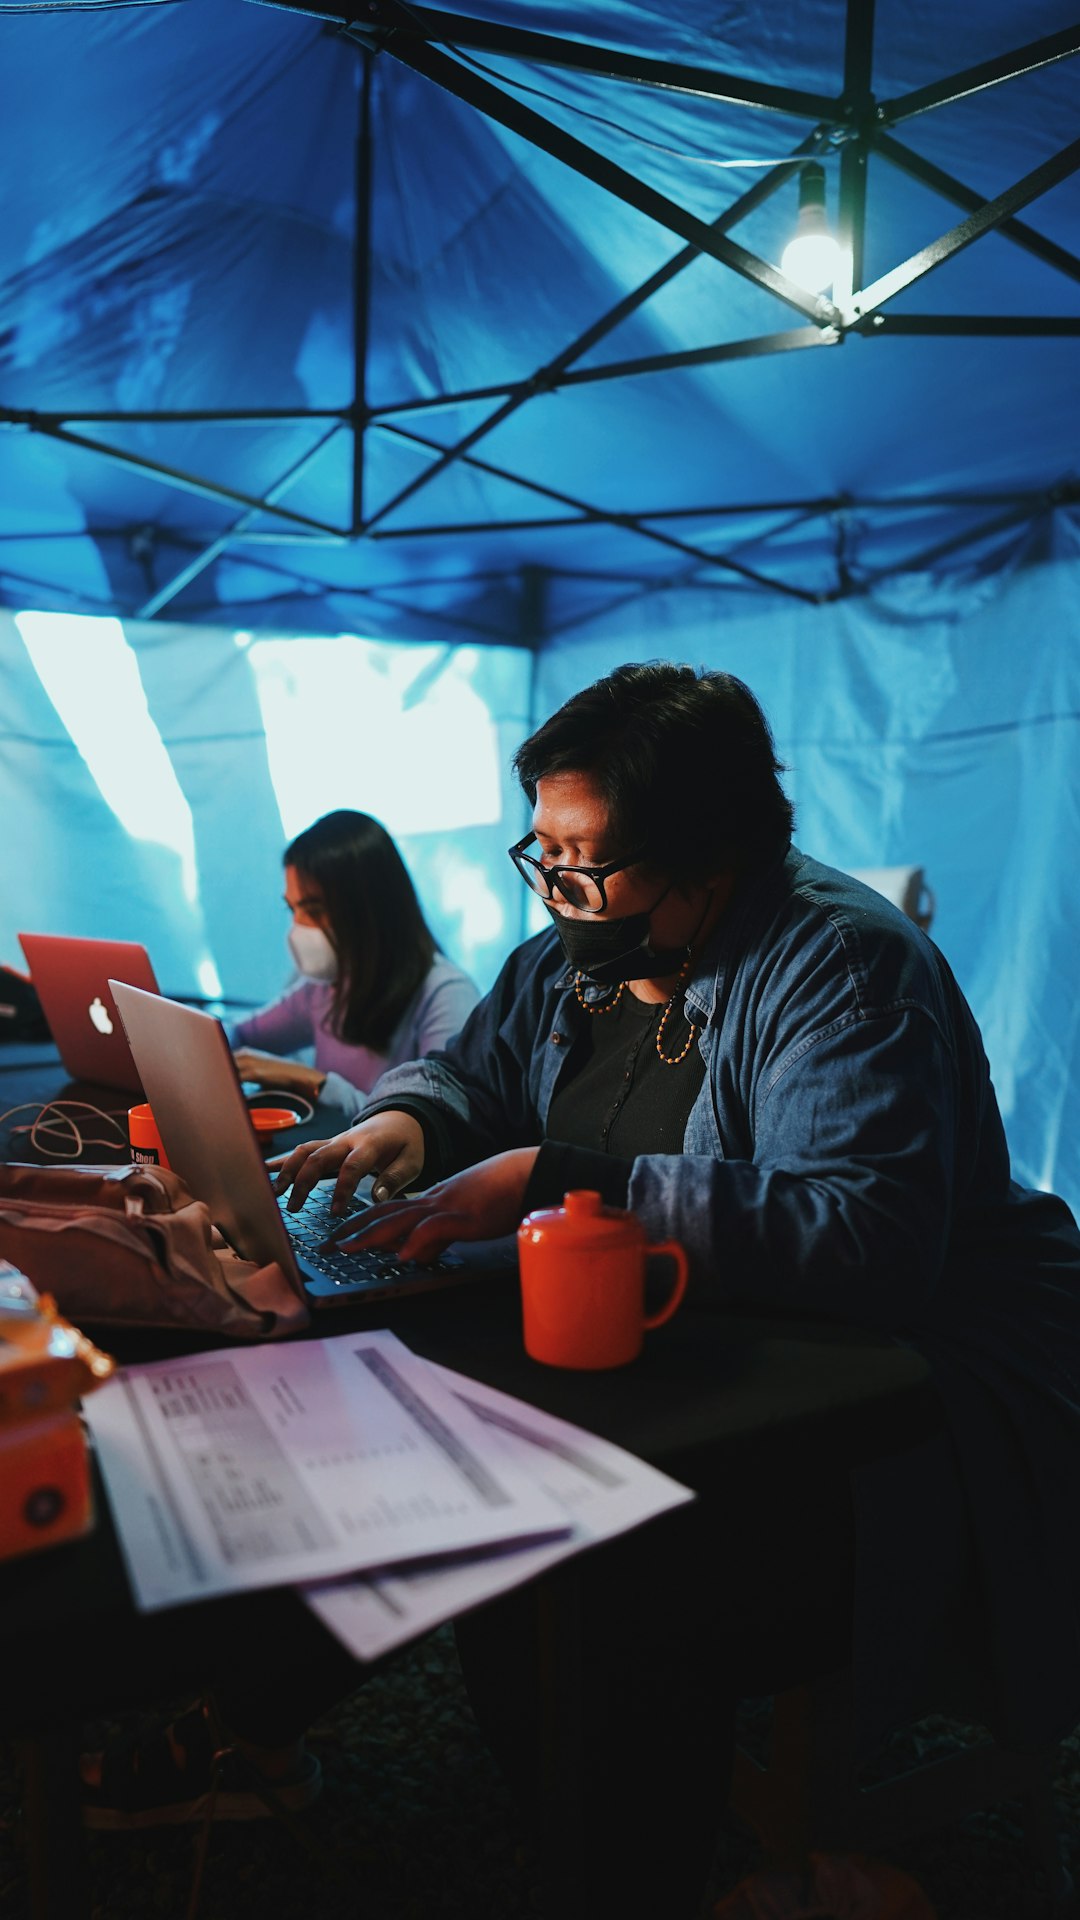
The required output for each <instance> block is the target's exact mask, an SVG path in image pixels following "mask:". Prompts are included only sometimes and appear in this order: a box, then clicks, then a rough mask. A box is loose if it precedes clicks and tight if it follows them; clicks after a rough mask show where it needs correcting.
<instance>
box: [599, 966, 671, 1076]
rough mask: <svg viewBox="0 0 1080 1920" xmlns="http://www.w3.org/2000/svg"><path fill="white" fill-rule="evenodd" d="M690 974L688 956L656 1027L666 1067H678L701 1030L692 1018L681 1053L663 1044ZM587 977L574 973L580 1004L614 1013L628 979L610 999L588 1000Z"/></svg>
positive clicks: (657, 1039)
mask: <svg viewBox="0 0 1080 1920" xmlns="http://www.w3.org/2000/svg"><path fill="white" fill-rule="evenodd" d="M689 974H690V960H689V957H688V958H687V959H685V960H684V961H683V963H682V966H681V967H680V968H679V972H678V976H677V978H676V981H675V987H674V991H673V993H672V995H671V998H670V1000H669V1001H668V1003H667V1006H666V1007H665V1008H664V1011H663V1013H662V1015H661V1017H660V1025H659V1026H658V1027H657V1029H656V1051H657V1053H658V1054H659V1056H660V1058H661V1060H662V1061H663V1063H664V1065H665V1067H677V1066H678V1065H679V1062H680V1060H685V1059H686V1056H687V1054H688V1053H689V1051H690V1049H691V1047H692V1046H693V1044H694V1041H695V1040H696V1039H697V1036H698V1033H699V1031H700V1029H699V1028H698V1027H697V1026H695V1024H694V1022H693V1021H692V1020H690V1021H689V1022H688V1025H689V1028H690V1031H689V1033H688V1034H687V1036H686V1042H685V1044H684V1046H683V1047H682V1050H681V1051H680V1052H679V1053H665V1052H664V1045H663V1042H664V1028H665V1027H666V1026H667V1023H668V1016H669V1014H670V1013H671V1009H672V1008H673V1006H674V1005H675V1002H676V1000H677V999H678V997H679V993H680V990H681V989H682V988H683V987H684V986H685V985H686V982H687V979H688V978H689ZM587 978H588V975H587V974H584V973H575V975H574V992H575V994H576V995H577V1001H578V1005H579V1006H581V1007H584V1009H585V1011H586V1013H614V1011H615V1009H616V1007H617V1006H618V1004H619V1001H620V1000H621V999H622V997H623V994H624V993H625V992H626V981H625V980H621V981H620V982H619V985H618V986H617V987H616V989H615V992H614V993H613V994H612V995H611V998H610V999H609V1000H600V1001H596V1000H586V998H585V994H584V991H583V989H582V981H583V980H586V979H587Z"/></svg>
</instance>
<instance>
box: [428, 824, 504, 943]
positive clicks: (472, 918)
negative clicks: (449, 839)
mask: <svg viewBox="0 0 1080 1920" xmlns="http://www.w3.org/2000/svg"><path fill="white" fill-rule="evenodd" d="M429 870H430V876H431V879H432V881H433V882H435V883H436V884H437V886H438V890H439V899H440V901H441V903H442V908H443V911H444V913H448V914H456V915H457V916H458V917H459V919H460V922H461V944H462V947H463V948H465V947H466V946H467V947H468V948H469V949H470V950H471V948H472V946H473V945H474V944H478V943H481V942H483V941H496V940H501V939H502V937H503V935H504V933H506V931H507V924H506V911H505V908H504V906H503V903H502V901H501V900H500V899H499V897H498V895H497V893H496V892H495V889H494V888H493V886H492V884H491V880H490V877H489V875H488V873H487V872H486V870H485V869H484V868H483V867H482V866H481V865H480V864H479V862H478V861H476V860H465V859H462V858H461V857H460V855H458V854H456V853H454V852H453V851H452V850H451V849H440V850H439V851H438V852H437V853H435V854H434V855H433V856H432V858H431V860H430V862H429Z"/></svg>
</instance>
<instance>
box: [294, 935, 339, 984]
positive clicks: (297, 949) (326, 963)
mask: <svg viewBox="0 0 1080 1920" xmlns="http://www.w3.org/2000/svg"><path fill="white" fill-rule="evenodd" d="M288 945H289V952H290V953H291V954H292V957H293V964H294V965H295V966H296V967H297V968H298V969H299V971H300V972H301V973H302V974H304V975H306V977H307V979H309V980H336V979H337V973H338V958H337V954H336V952H335V951H334V947H333V944H332V942H331V941H330V940H329V939H328V938H327V936H326V934H325V933H324V932H323V930H322V928H321V927H299V926H296V927H290V928H289V933H288Z"/></svg>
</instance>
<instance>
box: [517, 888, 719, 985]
mask: <svg viewBox="0 0 1080 1920" xmlns="http://www.w3.org/2000/svg"><path fill="white" fill-rule="evenodd" d="M667 891H668V889H667V888H666V887H665V889H664V892H663V893H662V894H661V895H660V900H663V899H664V897H665V895H666V893H667ZM660 900H657V901H656V902H655V903H654V905H653V906H652V907H650V909H649V911H648V913H627V914H624V915H623V916H622V918H621V919H618V920H591V919H590V920H568V919H566V918H565V917H564V916H563V915H562V914H561V913H559V912H558V911H557V910H556V909H555V908H554V907H553V906H552V905H551V904H550V902H548V901H545V902H544V904H545V906H546V907H547V910H548V912H549V913H550V915H551V917H552V919H553V920H554V922H555V931H556V933H557V934H558V936H559V944H560V946H561V947H562V950H563V952H564V953H565V955H566V957H567V959H568V961H569V962H570V965H571V966H572V967H573V968H574V970H575V972H577V973H584V974H585V975H587V977H588V978H589V979H590V980H593V981H595V983H596V985H597V986H598V987H616V986H618V985H619V982H620V981H622V980H664V979H666V978H667V976H668V974H670V973H678V971H679V968H680V967H681V966H682V965H683V962H684V961H686V960H689V958H690V947H689V944H687V945H686V946H684V947H653V946H650V944H649V921H650V920H651V919H652V916H653V914H654V913H655V912H656V908H657V907H658V906H659V905H660Z"/></svg>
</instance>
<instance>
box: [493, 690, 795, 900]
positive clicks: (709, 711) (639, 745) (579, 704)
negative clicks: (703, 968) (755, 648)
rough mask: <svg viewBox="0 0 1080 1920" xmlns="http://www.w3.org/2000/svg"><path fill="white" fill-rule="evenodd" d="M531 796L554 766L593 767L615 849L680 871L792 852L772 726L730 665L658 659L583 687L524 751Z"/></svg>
mask: <svg viewBox="0 0 1080 1920" xmlns="http://www.w3.org/2000/svg"><path fill="white" fill-rule="evenodd" d="M514 771H515V773H516V774H517V776H518V779H519V780H520V782H521V784H522V786H523V787H524V789H525V792H526V793H527V794H528V796H529V799H530V801H533V802H535V800H536V783H537V781H538V780H542V779H544V778H545V776H546V775H548V774H552V773H570V772H573V773H589V774H591V775H592V776H593V778H594V779H595V780H596V782H597V784H598V786H599V788H600V791H601V792H602V794H603V795H604V798H605V800H606V802H607V806H608V814H609V819H610V823H611V832H612V845H611V847H610V848H605V850H604V851H605V853H606V854H607V855H608V857H609V858H611V859H615V858H617V857H619V856H620V855H627V854H636V853H637V852H638V851H639V850H640V854H641V858H642V861H643V862H645V863H647V864H649V865H655V866H658V867H660V868H661V869H662V870H664V871H665V872H668V873H671V874H673V875H674V876H675V878H676V879H680V880H690V879H703V878H705V877H706V875H708V874H710V873H713V872H716V871H718V870H721V869H724V868H734V869H736V870H739V871H741V870H742V869H744V868H747V867H755V866H762V865H766V864H768V863H769V862H770V861H772V860H774V859H777V858H779V857H780V855H782V854H783V853H784V852H785V851H786V849H787V847H788V845H789V843H790V840H791V833H792V827H793V825H794V817H795V816H794V810H793V808H792V805H791V802H790V800H789V799H788V797H787V795H786V794H785V792H784V789H783V787H782V786H781V784H780V780H779V778H778V776H779V775H780V774H781V773H782V772H783V771H784V767H783V764H782V762H781V761H779V760H778V759H777V757H776V749H775V747H774V745H773V737H772V733H771V732H770V729H769V723H768V721H767V720H766V718H765V715H764V713H763V712H762V710H761V708H760V707H759V705H758V703H757V701H756V700H755V698H754V696H753V694H752V693H751V692H750V689H749V687H747V686H744V685H743V682H742V681H741V680H737V679H736V678H735V676H734V674H731V673H710V672H706V671H704V670H702V671H701V672H700V673H699V672H696V671H695V669H694V668H693V667H687V666H674V665H671V664H670V663H669V662H667V661H663V660H649V661H643V662H636V663H630V664H629V665H627V666H622V667H616V669H615V671H614V672H613V673H609V674H607V675H606V676H605V678H604V679H602V680H596V681H594V682H593V684H592V686H590V687H585V688H583V689H582V691H581V692H580V693H575V694H574V695H573V697H572V698H571V699H569V700H568V701H567V702H566V704H565V706H562V707H560V708H559V710H558V712H557V713H553V714H552V716H551V718H550V720H545V722H544V724H543V726H542V727H539V728H538V729H537V731H536V732H535V733H534V734H532V735H531V736H530V738H529V739H528V740H526V741H525V742H524V744H523V745H522V746H520V747H519V748H518V750H517V753H516V754H515V755H514Z"/></svg>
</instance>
